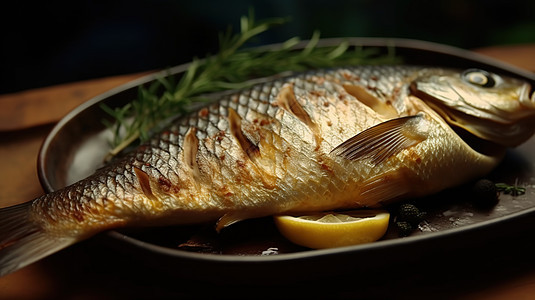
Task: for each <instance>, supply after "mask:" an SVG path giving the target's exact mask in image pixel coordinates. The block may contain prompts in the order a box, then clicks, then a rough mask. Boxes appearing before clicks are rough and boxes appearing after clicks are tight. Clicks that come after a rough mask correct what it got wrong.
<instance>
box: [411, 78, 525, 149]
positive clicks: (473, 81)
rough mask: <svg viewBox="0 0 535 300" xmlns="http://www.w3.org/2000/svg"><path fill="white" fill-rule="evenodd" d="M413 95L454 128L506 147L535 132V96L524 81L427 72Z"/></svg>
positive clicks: (416, 83) (418, 82)
mask: <svg viewBox="0 0 535 300" xmlns="http://www.w3.org/2000/svg"><path fill="white" fill-rule="evenodd" d="M410 88H411V92H412V93H413V94H414V95H416V96H417V97H419V98H420V99H422V100H423V101H425V102H426V103H427V104H428V105H429V106H430V107H431V108H432V109H433V110H435V111H436V112H438V113H439V114H440V115H441V116H442V117H443V118H444V119H445V120H446V122H448V123H449V124H450V125H452V126H456V127H458V128H462V129H464V130H466V131H468V132H469V133H471V134H473V135H475V136H477V137H479V138H481V139H484V140H487V141H490V142H493V143H495V144H499V145H503V146H506V147H514V146H517V145H519V144H521V143H523V142H524V141H526V140H527V139H529V138H530V137H531V136H532V135H533V134H534V132H535V94H532V95H531V97H530V93H531V85H530V84H529V83H528V82H527V81H524V80H521V79H517V78H513V77H506V76H500V75H498V74H494V73H491V72H487V71H485V70H480V69H468V70H464V71H458V70H426V71H424V72H423V73H421V74H419V75H418V76H417V78H416V79H415V80H414V81H413V82H412V83H411V86H410Z"/></svg>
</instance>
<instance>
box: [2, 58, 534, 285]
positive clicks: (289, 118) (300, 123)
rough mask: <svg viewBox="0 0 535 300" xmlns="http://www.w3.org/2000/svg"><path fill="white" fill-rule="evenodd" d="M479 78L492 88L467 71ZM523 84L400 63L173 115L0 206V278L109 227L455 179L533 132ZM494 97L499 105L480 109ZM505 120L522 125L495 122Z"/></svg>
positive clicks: (368, 199)
mask: <svg viewBox="0 0 535 300" xmlns="http://www.w3.org/2000/svg"><path fill="white" fill-rule="evenodd" d="M470 72H471V73H470ZM481 76H492V78H491V77H485V78H487V79H488V80H489V81H490V80H491V81H492V82H496V83H497V84H496V86H490V87H489V86H484V87H483V86H480V85H478V83H477V82H474V81H471V78H479V79H481V78H482V77H481ZM529 89H530V87H529V84H528V83H526V82H523V81H521V80H518V79H514V78H506V77H499V75H497V74H491V73H488V72H485V71H481V70H467V71H463V70H450V69H442V68H427V67H422V66H406V65H398V66H356V67H347V68H339V69H328V70H314V71H309V72H305V73H299V74H294V75H291V76H288V77H284V78H278V77H277V78H276V79H273V80H266V81H265V82H263V83H260V84H257V85H254V86H253V87H251V88H249V89H246V90H242V91H236V93H233V94H231V95H226V96H223V97H222V98H221V99H219V100H217V101H214V102H213V103H211V104H209V105H207V106H206V107H202V108H200V109H199V110H196V111H194V112H192V113H190V114H187V115H184V116H181V117H179V118H178V119H176V120H175V121H174V122H173V123H172V124H171V125H170V126H169V128H167V129H165V130H164V131H162V132H161V133H160V134H157V135H155V136H154V137H153V138H152V139H151V140H150V141H149V142H147V143H146V144H144V145H141V146H140V147H138V148H137V149H135V150H134V151H132V152H131V153H128V154H126V155H125V156H124V157H123V158H121V159H117V160H116V161H114V162H113V163H111V164H110V165H108V166H106V167H104V168H102V169H99V170H97V171H96V172H95V174H93V175H91V176H89V177H88V178H86V179H83V180H81V181H79V182H77V183H74V184H72V185H70V186H68V187H66V188H64V189H62V190H59V191H56V192H53V193H50V194H47V195H44V196H42V197H39V198H37V199H35V200H33V201H30V202H27V203H25V204H22V205H19V206H16V207H11V208H4V209H1V210H0V275H1V274H7V273H9V272H12V271H14V270H16V269H18V268H21V267H23V266H25V265H27V264H29V263H32V262H33V261H36V260H38V259H40V258H42V257H45V256H47V255H49V254H51V253H54V252H56V251H58V250H60V249H62V248H65V247H67V246H69V245H71V244H73V243H75V242H77V241H80V240H83V239H86V238H88V237H90V236H92V235H94V234H96V233H98V232H101V231H103V230H107V229H111V228H118V227H125V226H152V225H180V224H193V223H204V222H211V223H213V224H214V227H215V229H216V230H221V229H223V228H224V227H226V226H230V225H231V224H233V223H235V222H238V221H240V220H244V219H249V218H256V217H263V216H269V215H276V214H298V213H304V212H318V211H325V210H334V209H355V208H362V207H375V206H380V205H382V204H384V203H388V202H391V201H400V200H403V199H408V198H413V197H423V196H426V195H430V194H433V193H436V192H438V191H441V190H443V189H446V188H450V187H454V186H456V185H459V184H462V183H464V182H466V181H468V180H472V179H474V178H477V177H478V176H482V175H484V174H486V173H487V172H489V171H490V170H492V168H494V167H495V166H496V165H497V164H498V163H499V162H500V160H501V158H502V157H503V154H504V152H505V148H506V147H509V146H514V145H517V144H519V143H521V142H522V141H524V140H526V139H527V138H529V137H531V135H532V134H533V130H534V128H535V100H534V99H533V96H532V97H531V99H530V98H529V95H528V94H527V93H526V91H529ZM448 95H453V96H452V97H450V98H448V99H446V98H444V97H448ZM458 95H468V96H466V97H468V98H466V99H456V98H455V97H457V98H458V97H459V96H458ZM461 100H462V101H461ZM482 101H487V102H489V101H492V105H489V106H482V105H480V104H481V103H482ZM511 103H513V104H515V105H510V104H511ZM500 105H502V106H503V107H501V106H500ZM491 106H497V107H499V109H497V110H493V111H490V112H489V111H484V112H483V111H480V110H481V109H485V107H491ZM459 108H462V110H459ZM519 111H521V113H519ZM504 118H508V120H511V123H510V124H513V125H514V126H517V127H518V130H516V131H514V132H513V131H512V130H510V127H508V126H513V125H510V124H504V123H503V122H502V123H500V122H496V120H502V119H504ZM474 121H477V124H474ZM448 122H450V123H452V122H453V123H454V124H453V126H454V127H455V128H457V130H459V129H458V128H462V129H463V130H466V131H467V133H469V134H472V135H473V136H474V138H473V140H474V141H478V139H488V140H489V142H487V143H493V144H494V147H493V149H492V151H486V152H478V151H476V150H475V149H476V148H472V146H473V145H471V144H468V143H466V142H465V141H464V140H463V139H462V138H461V137H460V136H459V135H458V134H457V133H456V131H454V130H453V129H452V127H450V123H448ZM474 125H478V126H474ZM479 125H480V126H479ZM496 132H498V133H503V134H504V136H499V138H496V136H497V135H498V134H497V133H496Z"/></svg>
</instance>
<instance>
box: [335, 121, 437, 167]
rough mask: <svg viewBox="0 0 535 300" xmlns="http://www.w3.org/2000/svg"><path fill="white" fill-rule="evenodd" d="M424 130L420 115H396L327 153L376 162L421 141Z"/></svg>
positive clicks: (423, 122) (425, 124)
mask: <svg viewBox="0 0 535 300" xmlns="http://www.w3.org/2000/svg"><path fill="white" fill-rule="evenodd" d="M428 130H429V124H428V121H427V120H426V118H425V117H424V115H423V114H418V115H415V116H408V117H401V118H396V119H392V120H389V121H386V122H383V123H380V124H378V125H375V126H373V127H370V128H368V129H366V130H364V131H362V132H360V133H359V134H357V135H355V136H353V137H352V138H350V139H348V140H346V141H345V142H343V143H342V144H340V145H339V146H337V147H336V148H334V149H333V150H332V151H331V153H332V154H335V155H338V156H341V157H343V158H346V159H349V160H359V159H371V161H372V162H373V164H375V165H377V164H380V163H381V162H383V161H384V160H386V159H387V158H389V157H391V156H394V155H396V154H398V153H399V152H401V151H402V150H403V149H407V148H409V147H411V146H413V145H416V144H418V143H420V142H421V141H423V140H425V139H426V138H427V133H428Z"/></svg>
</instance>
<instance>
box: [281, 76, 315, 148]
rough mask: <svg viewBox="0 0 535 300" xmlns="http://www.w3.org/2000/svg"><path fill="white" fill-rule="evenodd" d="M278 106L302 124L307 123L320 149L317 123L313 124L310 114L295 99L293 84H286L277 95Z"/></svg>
mask: <svg viewBox="0 0 535 300" xmlns="http://www.w3.org/2000/svg"><path fill="white" fill-rule="evenodd" d="M277 104H278V105H279V107H281V108H283V109H284V110H286V111H288V112H290V113H291V114H293V115H294V116H295V117H296V118H298V119H299V120H300V121H301V122H303V123H305V124H306V125H307V126H308V128H310V130H312V133H313V134H314V138H315V140H316V148H319V145H320V144H321V140H322V138H321V136H320V134H319V130H318V127H317V126H316V123H314V122H312V119H311V118H310V116H309V115H308V113H307V112H306V111H305V109H304V108H303V106H301V104H300V103H299V102H298V101H297V98H296V97H295V92H294V85H293V83H288V84H285V85H284V86H283V87H282V88H281V89H280V91H279V94H278V95H277Z"/></svg>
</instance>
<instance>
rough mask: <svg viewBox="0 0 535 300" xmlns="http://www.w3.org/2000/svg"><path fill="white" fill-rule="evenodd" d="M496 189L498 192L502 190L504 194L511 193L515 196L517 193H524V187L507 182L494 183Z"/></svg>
mask: <svg viewBox="0 0 535 300" xmlns="http://www.w3.org/2000/svg"><path fill="white" fill-rule="evenodd" d="M496 189H497V190H498V192H503V193H504V194H511V195H512V196H514V197H516V196H519V195H524V194H525V193H526V188H523V187H520V186H517V185H516V183H515V185H509V184H507V183H496Z"/></svg>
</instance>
